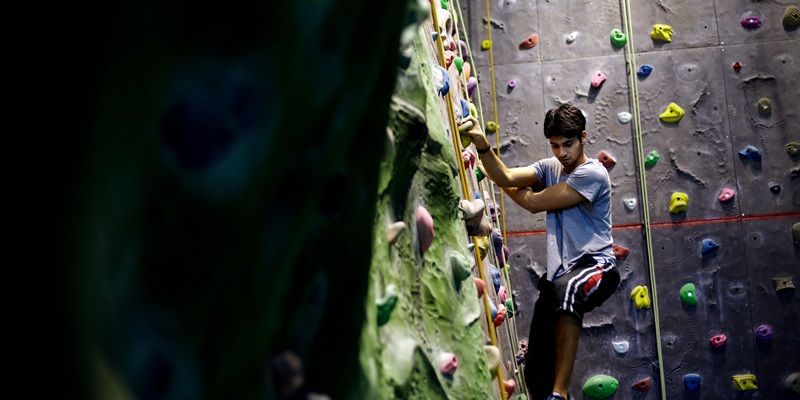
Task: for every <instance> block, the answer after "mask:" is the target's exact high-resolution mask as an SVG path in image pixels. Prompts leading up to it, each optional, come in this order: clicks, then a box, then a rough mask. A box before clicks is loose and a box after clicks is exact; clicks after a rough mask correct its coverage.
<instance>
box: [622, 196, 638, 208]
mask: <svg viewBox="0 0 800 400" xmlns="http://www.w3.org/2000/svg"><path fill="white" fill-rule="evenodd" d="M622 204H624V205H625V208H627V209H628V211H633V209H634V208H636V199H622Z"/></svg>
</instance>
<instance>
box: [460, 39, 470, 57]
mask: <svg viewBox="0 0 800 400" xmlns="http://www.w3.org/2000/svg"><path fill="white" fill-rule="evenodd" d="M458 52H459V53H460V54H461V55H462V56H464V57H469V49H468V48H467V42H465V41H463V40H461V39H458Z"/></svg>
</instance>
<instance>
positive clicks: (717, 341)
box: [708, 334, 728, 349]
mask: <svg viewBox="0 0 800 400" xmlns="http://www.w3.org/2000/svg"><path fill="white" fill-rule="evenodd" d="M708 342H709V344H711V347H713V348H715V349H721V348H722V347H724V346H725V343H727V342H728V336H726V335H724V334H719V335H714V336H712V337H711V339H709V341H708Z"/></svg>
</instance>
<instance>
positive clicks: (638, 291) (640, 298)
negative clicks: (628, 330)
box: [631, 286, 650, 310]
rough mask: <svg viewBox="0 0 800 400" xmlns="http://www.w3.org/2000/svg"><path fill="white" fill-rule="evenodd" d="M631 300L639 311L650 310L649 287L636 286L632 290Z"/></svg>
mask: <svg viewBox="0 0 800 400" xmlns="http://www.w3.org/2000/svg"><path fill="white" fill-rule="evenodd" d="M631 300H633V305H634V306H635V307H636V309H637V310H641V309H643V308H650V293H649V292H648V291H647V286H636V287H635V288H633V290H631Z"/></svg>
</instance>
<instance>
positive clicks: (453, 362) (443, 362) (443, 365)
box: [438, 351, 458, 376]
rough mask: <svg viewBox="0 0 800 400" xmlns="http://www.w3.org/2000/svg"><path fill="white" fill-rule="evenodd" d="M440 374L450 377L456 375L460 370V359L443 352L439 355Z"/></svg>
mask: <svg viewBox="0 0 800 400" xmlns="http://www.w3.org/2000/svg"><path fill="white" fill-rule="evenodd" d="M438 361H439V372H441V373H442V375H449V376H452V375H453V374H454V373H456V368H458V357H456V355H455V354H453V353H449V352H445V351H443V352H441V353H439V360H438Z"/></svg>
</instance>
